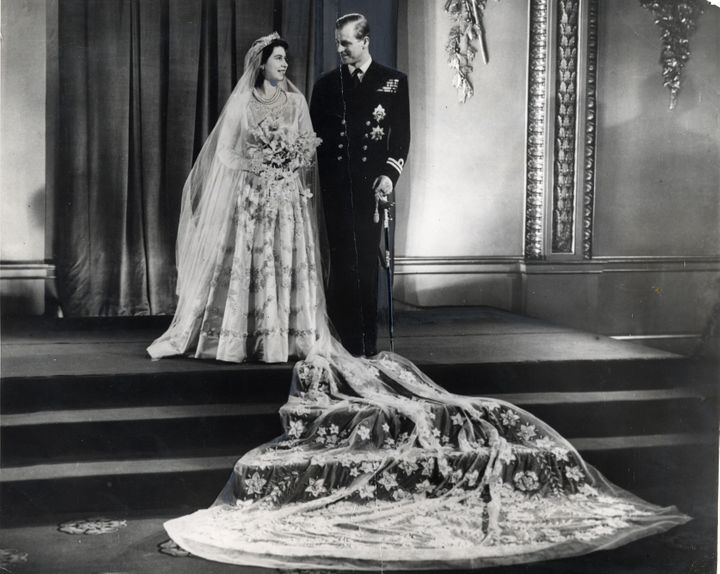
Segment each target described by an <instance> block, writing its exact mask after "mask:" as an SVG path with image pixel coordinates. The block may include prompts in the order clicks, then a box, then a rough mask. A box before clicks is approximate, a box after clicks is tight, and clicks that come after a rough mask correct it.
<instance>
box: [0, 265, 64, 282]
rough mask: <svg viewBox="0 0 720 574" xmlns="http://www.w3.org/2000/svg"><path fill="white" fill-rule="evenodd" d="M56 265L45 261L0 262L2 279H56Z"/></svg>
mask: <svg viewBox="0 0 720 574" xmlns="http://www.w3.org/2000/svg"><path fill="white" fill-rule="evenodd" d="M54 278H55V265H54V264H52V263H47V262H44V261H0V279H25V280H27V279H54Z"/></svg>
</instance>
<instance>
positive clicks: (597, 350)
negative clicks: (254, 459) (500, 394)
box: [2, 307, 677, 377]
mask: <svg viewBox="0 0 720 574" xmlns="http://www.w3.org/2000/svg"><path fill="white" fill-rule="evenodd" d="M166 323H167V321H166V320H164V319H162V318H160V319H158V318H147V319H146V320H143V319H139V320H138V319H136V320H134V322H130V321H122V320H120V321H113V320H108V321H107V322H106V323H104V325H105V327H103V323H102V322H100V323H95V326H94V328H93V329H88V328H87V327H85V328H83V326H84V325H87V322H83V321H82V320H67V321H65V322H58V321H57V320H55V321H53V320H50V321H47V322H43V321H42V320H37V321H27V320H25V321H8V320H6V321H4V324H3V330H2V375H3V377H17V376H25V377H37V376H62V375H69V376H70V375H85V374H97V375H102V374H115V373H116V372H117V369H118V367H120V368H121V369H122V371H123V372H124V373H145V374H150V373H167V372H174V371H177V372H181V371H182V372H188V371H196V370H197V371H203V370H208V369H212V370H213V371H218V370H220V369H228V370H236V369H238V368H240V369H242V368H243V367H246V368H253V367H252V366H251V365H240V366H238V365H227V364H221V363H215V362H208V361H188V360H186V359H182V358H175V359H163V360H162V361H150V360H148V357H147V355H146V353H145V351H144V349H145V347H147V346H148V345H149V344H150V342H151V341H152V337H154V336H158V335H160V334H161V333H162V331H163V328H164V326H165V324H166ZM396 323H397V325H396V333H397V334H396V341H395V351H396V352H398V353H400V354H401V355H403V356H405V357H407V358H409V359H410V360H412V361H414V362H416V363H417V364H418V365H428V364H434V363H439V362H442V363H453V364H463V363H505V362H513V363H517V362H536V361H542V362H552V361H564V362H566V361H572V360H583V361H592V360H630V359H633V360H638V359H640V360H641V359H658V358H670V357H676V356H677V355H673V354H672V353H669V352H667V351H663V350H659V349H653V348H650V347H645V346H642V345H638V344H633V343H628V342H626V341H616V340H614V339H610V338H608V337H603V336H602V335H595V334H592V333H585V332H582V331H578V330H575V329H570V328H567V327H561V326H557V325H552V324H550V323H547V322H545V321H540V320H537V319H532V318H530V317H521V316H519V315H515V314H512V313H508V312H505V311H501V310H497V309H491V308H487V307H481V308H473V309H472V310H469V309H468V308H462V307H443V308H433V309H430V310H427V311H422V312H419V311H409V312H405V313H398V317H397V321H396ZM98 325H99V326H100V328H97V326H98ZM148 327H149V328H148ZM379 348H380V349H381V350H382V349H389V348H390V345H389V341H388V339H387V338H386V337H384V338H382V339H381V340H380V342H379ZM279 368H282V367H279Z"/></svg>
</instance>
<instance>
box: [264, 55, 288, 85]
mask: <svg viewBox="0 0 720 574" xmlns="http://www.w3.org/2000/svg"><path fill="white" fill-rule="evenodd" d="M287 68H288V63H287V54H286V53H285V48H283V47H282V46H275V49H274V50H273V51H272V54H270V57H269V58H268V59H267V62H265V68H264V69H263V74H264V75H265V79H266V80H267V81H268V82H270V83H273V84H276V83H278V82H282V81H283V80H284V79H285V72H287Z"/></svg>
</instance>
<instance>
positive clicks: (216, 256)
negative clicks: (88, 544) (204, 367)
mask: <svg viewBox="0 0 720 574" xmlns="http://www.w3.org/2000/svg"><path fill="white" fill-rule="evenodd" d="M285 48H286V44H284V43H282V41H281V40H279V38H278V36H277V34H273V35H270V36H267V37H264V38H261V39H259V40H258V41H256V42H255V44H254V45H253V46H252V48H251V49H250V51H249V52H248V54H247V57H246V60H245V74H244V76H243V78H242V79H241V80H240V82H239V84H238V86H237V87H236V89H235V91H234V92H233V94H232V96H231V97H230V100H229V102H228V104H227V106H226V108H225V110H224V112H223V115H222V116H221V118H220V121H219V122H218V125H217V127H216V128H215V131H213V134H212V135H211V136H210V139H209V140H208V142H207V143H206V144H205V147H204V148H203V151H202V153H201V154H200V157H199V158H198V161H197V163H196V165H195V167H194V168H193V171H192V172H191V174H190V177H189V179H188V184H187V185H186V188H185V194H186V197H185V198H184V206H183V220H182V222H181V234H180V240H179V247H178V253H179V257H180V259H179V267H180V269H179V271H180V280H179V293H180V300H181V303H180V306H179V308H178V313H177V314H176V316H175V320H174V322H173V326H172V327H171V328H170V330H169V331H168V333H166V334H165V335H163V337H161V339H160V340H159V341H157V342H156V343H154V344H153V346H152V347H151V353H153V354H156V356H159V355H162V354H170V353H173V352H177V353H184V352H187V351H188V350H189V349H194V352H195V355H196V356H208V355H210V356H215V357H217V358H223V359H229V360H238V359H241V358H246V357H247V358H250V357H252V358H259V359H261V360H275V359H282V358H283V357H284V356H285V355H286V354H298V355H304V356H305V359H304V360H302V361H300V362H298V363H297V364H296V366H295V369H294V371H293V379H292V384H291V390H290V396H289V398H288V401H287V403H286V404H285V405H284V406H283V407H282V408H281V409H280V417H281V419H282V423H283V427H284V431H285V432H284V434H283V435H282V436H281V437H279V438H278V439H276V440H275V441H273V442H271V443H268V444H265V445H262V446H260V447H258V448H256V449H254V450H252V451H251V452H249V453H247V454H246V455H245V456H243V457H242V458H241V459H240V460H239V461H238V462H237V463H236V464H235V467H234V469H233V472H232V474H231V476H230V479H229V481H228V482H227V484H226V486H225V488H224V489H223V490H222V492H221V493H220V495H219V496H218V498H217V500H216V501H215V503H214V504H213V506H211V507H210V508H208V509H205V510H200V511H197V512H195V513H193V514H191V515H188V516H183V517H180V518H177V519H173V520H170V521H168V522H167V523H165V528H166V530H167V532H168V533H169V535H170V536H171V537H172V539H173V540H174V541H175V542H176V543H177V544H179V545H180V546H181V547H183V548H184V549H186V550H187V551H189V552H190V553H192V554H194V555H196V556H200V557H204V558H207V559H210V560H216V561H221V562H228V563H234V564H244V565H253V566H261V567H271V568H300V569H312V568H322V569H326V568H327V569H346V570H370V569H386V570H391V569H437V568H481V567H485V566H492V565H500V564H514V563H525V562H532V561H537V560H548V559H552V558H559V557H563V556H572V555H577V554H583V553H587V552H591V551H594V550H600V549H609V548H614V547H617V546H619V545H621V544H625V543H627V542H630V541H632V540H635V539H637V538H640V537H643V536H647V535H650V534H654V533H658V532H662V531H664V530H667V529H668V528H671V527H672V526H675V525H678V524H682V523H684V522H686V521H687V520H688V519H689V518H688V517H686V516H684V515H682V514H681V513H679V512H678V511H677V510H676V509H675V508H674V507H669V508H660V507H657V506H654V505H652V504H650V503H647V502H645V501H643V500H641V499H639V498H637V497H635V496H634V495H632V494H630V493H628V492H625V491H623V490H621V489H620V488H618V487H617V486H615V485H613V484H611V483H610V482H608V481H607V480H606V479H605V478H604V477H603V476H602V475H601V474H600V473H599V472H598V471H597V470H595V469H594V468H593V467H591V466H590V465H588V464H587V463H585V462H584V461H583V459H582V457H581V456H580V455H579V453H578V452H577V451H576V450H575V449H574V448H573V447H572V445H571V444H570V443H568V442H567V441H566V440H565V439H563V438H562V437H561V436H560V435H559V434H558V433H557V432H555V431H554V430H553V429H552V428H550V427H549V426H548V425H546V424H544V423H543V422H542V421H540V420H538V419H537V418H535V417H534V416H532V415H531V414H529V413H527V412H525V411H523V410H521V409H519V408H517V407H515V406H513V405H511V404H509V403H507V402H504V401H501V400H496V399H486V398H479V397H467V396H462V395H455V394H452V393H449V392H447V391H446V390H444V389H443V388H442V387H440V386H438V385H437V384H435V383H434V382H433V381H432V380H430V379H429V378H428V377H427V376H425V375H424V374H423V373H422V372H420V371H419V370H418V369H417V368H416V367H415V365H413V364H412V363H411V362H409V361H407V360H405V359H403V358H402V357H400V356H398V355H395V354H392V353H380V354H379V355H377V356H376V357H374V358H372V359H364V358H355V357H352V356H351V355H350V354H349V353H348V352H347V351H345V350H344V349H343V348H342V346H341V345H340V344H339V343H338V342H337V340H336V339H335V338H334V337H332V336H331V334H330V329H329V326H328V325H329V324H328V321H327V319H326V317H325V314H324V308H325V307H324V298H323V289H322V283H321V280H320V277H321V274H320V273H319V270H318V268H317V263H318V261H319V257H318V255H317V249H318V235H317V228H316V226H315V221H316V218H315V214H314V211H313V209H312V203H313V201H312V198H311V197H310V195H311V194H310V193H309V192H307V191H306V188H305V187H304V185H303V184H302V182H301V180H300V176H301V173H300V171H301V170H302V167H307V166H308V164H309V161H307V158H308V157H309V156H310V155H311V150H312V149H314V146H315V145H316V144H317V142H316V141H315V140H314V135H312V127H311V125H310V122H309V120H308V116H307V106H306V104H305V100H304V99H303V97H302V96H301V95H300V94H299V93H297V92H296V90H295V89H294V87H293V86H292V84H290V83H289V82H288V81H287V80H286V79H284V71H285V69H286V67H287V64H286V62H285ZM276 57H277V60H275V59H274V58H276ZM276 62H277V63H276ZM263 65H264V69H263ZM258 74H261V75H262V78H263V80H262V85H260V86H258V85H257V82H256V78H257V77H258ZM281 76H282V78H281ZM268 84H270V86H268ZM273 88H274V89H273ZM260 133H262V134H265V135H267V134H270V135H268V136H267V137H266V139H265V140H262V138H261V137H260V136H259V134H260ZM303 134H305V135H303ZM263 137H265V136H263ZM298 140H300V141H301V144H299V146H298V149H300V148H302V150H303V151H302V153H299V154H298V155H297V156H293V157H294V158H295V159H294V160H293V162H294V163H291V164H290V165H289V166H288V164H286V163H285V162H286V158H287V157H288V153H287V151H286V150H287V149H288V143H287V142H289V141H290V142H296V141H298ZM258 142H259V143H258ZM263 142H264V143H263ZM293 145H294V144H293ZM258 149H259V150H260V151H261V152H262V153H259V152H258V151H257V150H258ZM301 156H302V158H301ZM277 166H281V167H277ZM298 166H300V171H298V169H297V168H298ZM273 293H277V298H274V297H273ZM285 335H287V340H285V338H284V336H285ZM286 343H287V345H286Z"/></svg>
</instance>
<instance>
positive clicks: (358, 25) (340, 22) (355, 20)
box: [335, 14, 370, 40]
mask: <svg viewBox="0 0 720 574" xmlns="http://www.w3.org/2000/svg"><path fill="white" fill-rule="evenodd" d="M346 24H355V37H356V38H357V39H358V40H362V39H363V38H364V37H365V36H369V35H370V24H368V21H367V18H365V16H363V15H362V14H345V16H340V18H338V19H337V21H336V22H335V29H336V30H341V29H342V28H344V27H345V25H346Z"/></svg>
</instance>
